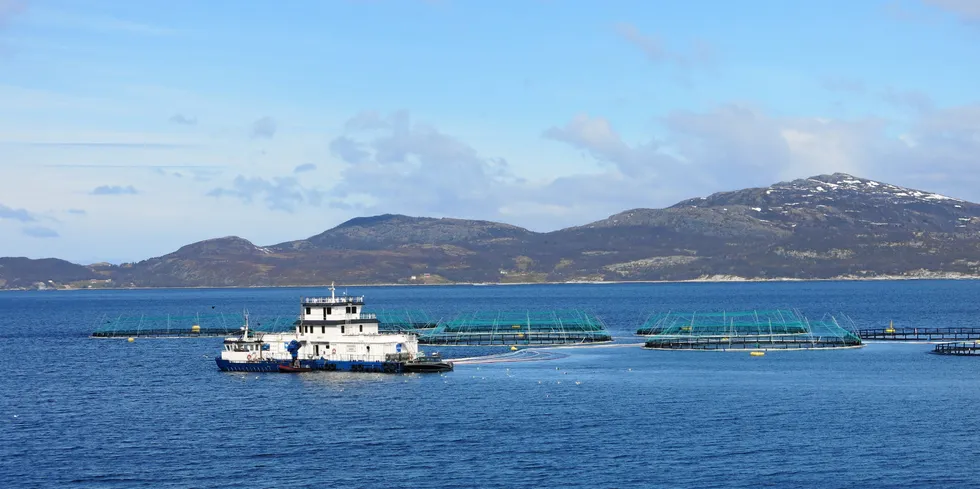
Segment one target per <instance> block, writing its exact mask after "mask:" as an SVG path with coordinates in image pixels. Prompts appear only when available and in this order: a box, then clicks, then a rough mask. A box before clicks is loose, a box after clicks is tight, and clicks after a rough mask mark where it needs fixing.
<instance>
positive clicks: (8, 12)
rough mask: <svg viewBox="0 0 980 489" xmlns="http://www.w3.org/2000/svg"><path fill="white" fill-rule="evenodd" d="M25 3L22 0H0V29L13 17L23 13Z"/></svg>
mask: <svg viewBox="0 0 980 489" xmlns="http://www.w3.org/2000/svg"><path fill="white" fill-rule="evenodd" d="M26 9H27V3H26V2H24V1H22V0H0V27H3V26H4V25H6V24H7V22H9V21H10V19H12V18H14V16H15V15H17V14H20V13H22V12H24V10H26Z"/></svg>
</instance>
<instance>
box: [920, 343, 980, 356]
mask: <svg viewBox="0 0 980 489" xmlns="http://www.w3.org/2000/svg"><path fill="white" fill-rule="evenodd" d="M930 353H935V354H936V355H954V356H960V357H980V341H957V342H952V343H940V344H938V345H936V347H935V348H934V349H933V350H932V352H930Z"/></svg>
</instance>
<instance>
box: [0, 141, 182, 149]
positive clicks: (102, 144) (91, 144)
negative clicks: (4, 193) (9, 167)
mask: <svg viewBox="0 0 980 489" xmlns="http://www.w3.org/2000/svg"><path fill="white" fill-rule="evenodd" d="M0 144H13V145H26V146H41V147H54V148H95V149H180V148H188V147H193V145H190V144H181V143H114V142H95V141H92V142H67V141H66V142H15V141H9V142H0Z"/></svg>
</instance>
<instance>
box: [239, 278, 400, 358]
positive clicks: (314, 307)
mask: <svg viewBox="0 0 980 489" xmlns="http://www.w3.org/2000/svg"><path fill="white" fill-rule="evenodd" d="M301 308H302V309H301V311H300V316H299V319H298V320H297V321H296V323H295V328H294V330H293V332H290V333H257V332H253V331H250V330H249V326H248V316H247V314H246V318H245V326H243V327H242V330H243V331H242V335H241V336H240V337H238V338H227V339H225V342H224V348H223V350H222V351H221V359H223V360H227V361H230V362H235V363H239V362H262V361H269V360H275V361H282V360H292V358H293V357H292V353H291V352H290V351H289V350H288V348H289V345H290V343H291V342H293V341H294V340H295V341H296V342H297V343H298V346H299V349H298V352H297V358H298V359H299V360H326V361H329V362H385V361H395V360H397V361H405V360H411V359H413V358H415V357H416V356H417V354H418V336H417V335H416V334H414V333H404V332H391V333H389V332H380V331H379V330H378V318H377V317H376V316H375V315H374V314H370V313H365V312H363V308H364V297H363V296H357V297H355V296H347V295H342V296H339V297H338V296H337V295H336V294H335V289H334V287H333V285H331V286H330V296H329V297H304V298H302V300H301Z"/></svg>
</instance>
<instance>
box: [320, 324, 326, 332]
mask: <svg viewBox="0 0 980 489" xmlns="http://www.w3.org/2000/svg"><path fill="white" fill-rule="evenodd" d="M320 330H321V331H320V332H321V333H323V334H327V327H326V326H320Z"/></svg>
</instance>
